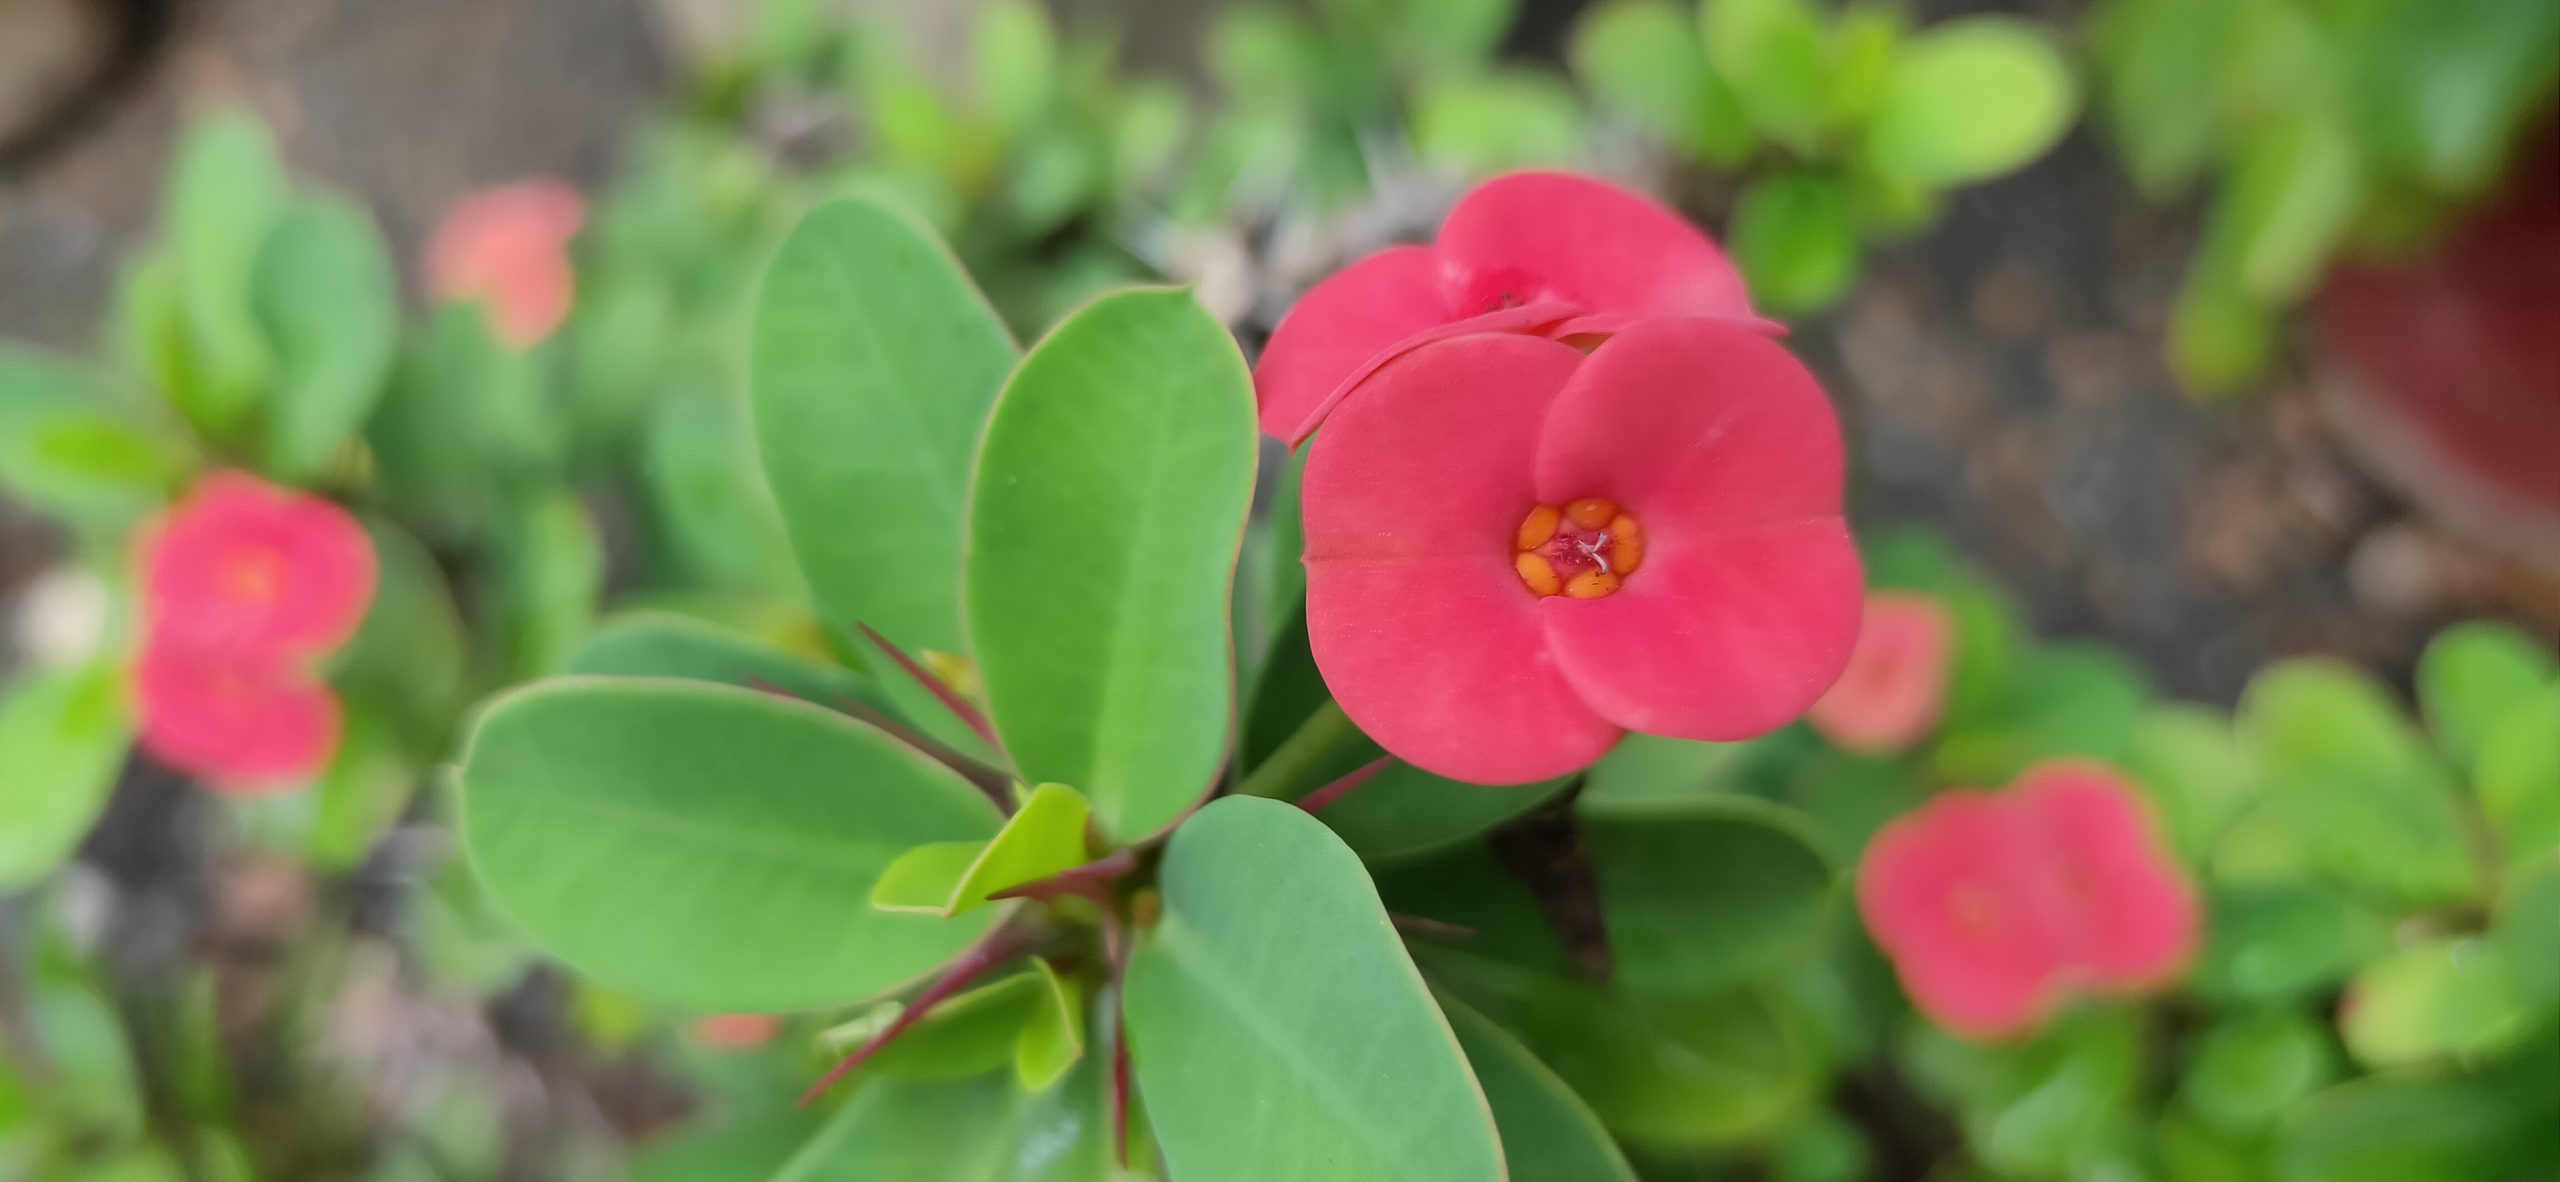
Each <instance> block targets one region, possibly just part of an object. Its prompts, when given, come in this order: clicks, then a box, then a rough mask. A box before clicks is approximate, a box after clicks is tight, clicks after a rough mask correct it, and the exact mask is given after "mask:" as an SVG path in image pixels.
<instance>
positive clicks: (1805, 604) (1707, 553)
mask: <svg viewBox="0 0 2560 1182" xmlns="http://www.w3.org/2000/svg"><path fill="white" fill-rule="evenodd" d="M1644 521H1645V527H1646V530H1647V534H1648V538H1649V541H1648V543H1647V547H1648V548H1647V551H1646V557H1645V560H1644V561H1645V565H1644V569H1643V570H1641V571H1639V572H1637V573H1635V574H1633V575H1629V576H1628V577H1627V579H1626V581H1625V583H1624V585H1623V586H1621V587H1620V589H1619V590H1618V592H1617V594H1614V595H1610V596H1607V597H1605V598H1601V599H1573V598H1569V597H1558V598H1554V599H1549V600H1546V601H1544V602H1543V603H1542V605H1541V606H1542V607H1543V608H1544V609H1545V612H1546V626H1547V640H1548V643H1549V644H1550V645H1551V646H1553V648H1554V650H1555V653H1556V660H1557V663H1558V664H1559V665H1560V666H1561V667H1562V668H1563V670H1564V674H1565V677H1566V678H1567V679H1569V680H1570V681H1572V683H1573V687H1574V689H1575V690H1576V691H1577V692H1579V693H1580V694H1581V695H1582V700H1583V701H1585V702H1588V703H1590V705H1591V708H1592V709H1593V710H1596V711H1598V712H1599V713H1600V714H1601V716H1602V717H1605V718H1607V719H1609V720H1610V721H1612V722H1615V723H1617V724H1618V725H1620V726H1623V727H1626V728H1627V729H1629V730H1634V731H1642V732H1644V733H1646V734H1654V735H1669V736H1672V737H1675V738H1682V739H1701V740H1706V741H1710V742H1730V741H1734V740H1739V739H1748V738H1752V737H1754V736H1757V735H1762V734H1766V733H1768V732H1770V731H1773V730H1776V729H1777V728H1779V727H1781V726H1784V725H1786V724H1787V723H1788V722H1790V721H1792V720H1794V719H1795V718H1796V717H1797V716H1799V715H1801V714H1803V713H1804V712H1805V710H1806V708H1807V707H1810V706H1811V705H1813V703H1814V701H1815V699H1817V698H1820V697H1821V696H1822V693H1823V691H1824V690H1827V689H1829V688H1830V687H1831V684H1832V682H1833V681H1835V680H1837V679H1838V677H1839V676H1840V670H1841V668H1842V667H1843V666H1845V665H1846V664H1847V663H1848V660H1849V650H1850V647H1851V645H1852V644H1853V643H1854V641H1855V639H1856V637H1857V634H1858V605H1859V591H1860V588H1859V570H1858V553H1857V548H1856V547H1855V546H1854V545H1853V544H1852V543H1851V542H1850V540H1849V528H1848V526H1847V524H1846V523H1844V522H1842V521H1841V520H1840V519H1839V518H1836V517H1832V518H1823V519H1819V520H1814V521H1800V522H1789V523H1785V524H1781V525H1773V526H1768V527H1765V528H1762V529H1757V530H1752V531H1749V532H1745V533H1736V534H1728V535H1723V536H1700V535H1697V534H1695V533H1679V532H1671V531H1664V530H1661V529H1658V528H1656V527H1654V525H1653V524H1652V519H1650V518H1645V519H1644Z"/></svg>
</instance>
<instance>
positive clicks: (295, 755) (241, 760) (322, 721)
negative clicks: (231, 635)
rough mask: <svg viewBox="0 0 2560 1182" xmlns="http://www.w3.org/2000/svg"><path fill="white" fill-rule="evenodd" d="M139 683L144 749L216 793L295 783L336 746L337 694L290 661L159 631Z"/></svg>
mask: <svg viewBox="0 0 2560 1182" xmlns="http://www.w3.org/2000/svg"><path fill="white" fill-rule="evenodd" d="M134 690H135V696H136V698H137V699H138V703H139V706H140V711H139V713H140V715H141V734H140V739H141V743H142V747H143V749H144V750H145V751H148V752H150V753H151V756H152V758H154V759H157V760H159V761H160V762H161V763H163V764H166V765H168V766H169V767H172V768H175V769H177V770H178V771H182V772H185V773H187V774H189V775H191V776H195V777H197V778H199V779H201V780H203V781H204V782H205V783H206V784H207V785H208V786H209V787H212V788H214V789H215V790H217V791H220V792H224V793H228V794H233V795H262V794H266V793H272V792H278V791H284V790H288V789H291V788H295V787H298V786H300V785H301V784H303V783H304V782H306V781H308V780H309V779H311V777H313V776H316V775H318V774H320V772H321V771H322V770H323V769H325V768H327V767H328V766H329V760H330V759H331V758H332V757H333V756H335V755H336V754H337V749H338V731H339V726H340V709H339V705H338V698H337V695H336V694H334V693H332V692H330V689H329V687H328V685H327V684H326V683H324V682H322V681H320V680H318V679H317V678H315V677H313V676H312V675H311V674H309V673H308V672H306V671H304V670H302V669H299V668H296V667H295V666H293V665H292V664H290V663H289V662H285V661H280V660H275V659H263V660H262V659H256V658H251V657H247V656H245V655H243V654H241V653H238V652H222V651H216V650H209V649H205V648H201V647H197V646H194V645H191V644H189V643H187V642H185V641H182V640H174V639H172V638H167V637H158V638H154V639H153V640H152V641H151V642H150V643H148V644H147V645H146V646H145V647H144V649H143V653H142V659H141V662H140V663H139V665H138V667H137V668H136V670H135V675H134Z"/></svg>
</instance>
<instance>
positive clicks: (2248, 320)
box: [2169, 198, 2276, 394]
mask: <svg viewBox="0 0 2560 1182" xmlns="http://www.w3.org/2000/svg"><path fill="white" fill-rule="evenodd" d="M2226 200H2227V198H2226ZM2236 256H2237V247H2236V246H2234V247H2228V248H2223V249H2219V250H2217V249H2214V248H2213V247H2212V246H2210V245H2209V246H2208V248H2207V250H2206V253H2205V254H2204V255H2203V257H2200V258H2198V259H2197V260H2196V262H2195V265H2194V267H2193V268H2192V269H2190V270H2189V271H2188V272H2187V279H2186V282H2185V284H2184V285H2182V286H2181V287H2180V288H2179V289H2178V300H2177V304H2176V306H2174V307H2173V308H2171V309H2170V313H2169V364H2170V366H2171V367H2172V368H2173V369H2175V370H2176V371H2177V374H2178V380H2179V381H2180V382H2182V383H2184V384H2185V385H2186V387H2187V388H2188V389H2189V390H2192V391H2194V392H2196V393H2199V394H2227V393H2229V392H2231V391H2232V390H2234V389H2236V388H2238V387H2239V386H2241V385H2242V384H2244V383H2246V382H2248V381H2249V380H2250V379H2252V378H2255V377H2257V376H2258V375H2259V374H2260V373H2262V372H2264V371H2265V369H2266V368H2267V363H2268V361H2269V360H2270V359H2271V358H2273V357H2274V355H2275V347H2276V320H2275V313H2274V312H2273V311H2272V310H2271V309H2270V308H2269V307H2268V306H2267V304H2266V303H2265V302H2264V301H2261V300H2259V299H2257V298H2256V297H2254V296H2251V295H2250V294H2249V293H2248V292H2247V291H2246V290H2244V289H2243V288H2242V286H2241V283H2240V274H2239V260H2238V258H2237V257H2236Z"/></svg>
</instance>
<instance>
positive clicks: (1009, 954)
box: [800, 929, 1032, 1108]
mask: <svg viewBox="0 0 2560 1182" xmlns="http://www.w3.org/2000/svg"><path fill="white" fill-rule="evenodd" d="M1031 946H1032V945H1031V941H1029V940H1027V939H1025V938H1024V937H1022V936H1021V935H1019V934H1016V933H1014V932H1011V931H1007V930H1003V929H999V930H998V931H997V932H996V933H995V934H994V935H992V936H989V937H987V938H986V939H985V940H982V941H980V942H979V943H978V946H977V947H975V948H972V949H970V950H969V951H967V952H965V953H962V954H961V956H960V959H958V960H955V961H953V962H951V965H950V967H949V968H946V969H944V970H943V973H942V976H941V977H940V978H939V979H937V980H935V981H934V983H933V984H931V985H928V986H926V987H925V991H924V992H923V993H920V994H917V995H916V999H915V1001H914V1002H913V1003H912V1004H909V1005H908V1006H907V1007H906V1008H905V1009H902V1010H900V1011H898V1016H897V1017H896V1018H895V1019H893V1020H891V1021H890V1023H889V1025H888V1026H887V1027H886V1028H884V1029H882V1030H881V1031H880V1033H878V1034H875V1035H872V1036H871V1038H870V1039H869V1040H868V1041H865V1042H864V1043H863V1044H862V1045H861V1046H859V1047H856V1048H854V1050H853V1053H852V1054H849V1055H846V1056H845V1057H844V1060H843V1061H842V1062H840V1063H837V1064H836V1065H835V1069H834V1070H832V1071H829V1072H827V1074H826V1076H825V1077H824V1078H822V1079H820V1080H819V1081H818V1082H817V1083H816V1084H814V1085H812V1086H811V1087H810V1088H809V1090H808V1091H807V1092H804V1093H802V1094H801V1096H800V1106H801V1107H803V1108H806V1107H808V1106H809V1104H810V1103H811V1102H812V1101H814V1100H816V1099H817V1098H818V1097H819V1096H822V1095H825V1094H826V1091H827V1089H828V1088H831V1087H834V1086H835V1085H836V1081H838V1080H841V1079H843V1078H844V1077H845V1076H846V1075H847V1074H849V1073H851V1072H852V1071H853V1069H854V1068H856V1067H860V1066H862V1064H863V1062H864V1061H865V1060H868V1059H869V1058H871V1057H872V1056H873V1055H876V1054H879V1053H880V1051H881V1050H882V1049H883V1048H885V1047H887V1046H888V1045H889V1044H890V1043H892V1042H894V1041H896V1040H897V1038H898V1036H899V1035H901V1034H905V1033H906V1032H907V1030H908V1028H910V1027H912V1026H914V1025H915V1024H916V1023H918V1022H921V1021H923V1020H924V1017H925V1015H927V1014H930V1013H932V1012H933V1009H934V1007H935V1006H938V1005H941V1004H942V1003H943V1002H945V1001H948V1000H950V999H951V996H952V995H953V994H955V993H958V992H960V991H961V990H962V989H966V988H968V986H969V983H970V982H972V981H975V980H977V979H978V978H979V977H982V976H985V975H986V973H987V970H989V969H992V968H995V967H996V966H998V965H1001V964H1003V963H1005V962H1006V961H1009V960H1012V959H1013V958H1014V957H1016V956H1018V955H1020V954H1022V953H1024V952H1027V951H1029V950H1030V949H1031Z"/></svg>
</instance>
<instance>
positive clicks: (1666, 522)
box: [1304, 320, 1861, 784]
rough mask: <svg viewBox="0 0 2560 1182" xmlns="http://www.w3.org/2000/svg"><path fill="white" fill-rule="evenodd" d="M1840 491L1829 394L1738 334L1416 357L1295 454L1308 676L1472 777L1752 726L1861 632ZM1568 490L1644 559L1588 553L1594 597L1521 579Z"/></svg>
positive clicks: (1459, 347)
mask: <svg viewBox="0 0 2560 1182" xmlns="http://www.w3.org/2000/svg"><path fill="white" fill-rule="evenodd" d="M1840 491H1841V456H1840V439H1839V430H1838V426H1837V424H1836V422H1835V420H1834V419H1833V416H1832V412H1831V407H1830V403H1829V402H1828V401H1827V400H1826V399H1825V398H1824V397H1823V394H1822V391H1821V389H1820V387H1819V386H1817V385H1816V384H1815V382H1814V380H1813V377H1812V375H1811V374H1809V373H1807V372H1806V371H1805V370H1804V368H1803V367H1802V366H1801V365H1799V364H1797V363H1796V361H1795V359H1794V358H1793V357H1791V356H1789V355H1788V354H1787V352H1786V350H1785V349H1783V348H1781V347H1780V346H1778V345H1777V344H1776V343H1775V342H1773V341H1771V340H1770V339H1768V338H1767V337H1765V336H1763V335H1761V334H1760V333H1758V332H1757V331H1755V330H1753V329H1752V328H1750V327H1749V326H1747V325H1743V324H1739V323H1735V322H1731V321H1715V320H1664V321H1654V322H1650V323H1646V324H1642V325H1638V326H1635V327H1633V328H1629V329H1627V330H1626V331H1624V332H1621V333H1619V334H1617V335H1616V336H1613V337H1610V338H1609V339H1607V340H1606V341H1605V342H1603V343H1602V344H1600V345H1599V346H1598V347H1597V348H1596V350H1595V351H1593V352H1592V353H1590V354H1589V355H1588V356H1586V355H1585V354H1584V353H1582V352H1581V351H1580V350H1578V349H1575V348H1573V347H1571V346H1568V345H1564V344H1560V343H1558V342H1556V341H1553V340H1548V339H1545V338H1542V337H1534V336H1518V335H1501V334H1477V335H1470V336H1463V337H1453V338H1448V339H1444V340H1440V341H1435V342H1431V343H1428V344H1425V345H1423V346H1421V347H1419V348H1416V349H1414V350H1412V351H1411V352H1409V353H1407V354H1405V355H1404V356H1402V357H1399V358H1397V359H1396V360H1395V361H1394V362H1393V363H1392V364H1390V365H1388V366H1386V367H1385V368H1383V369H1381V370H1379V371H1378V372H1377V373H1376V374H1375V375H1373V376H1371V377H1370V378H1369V379H1367V381H1365V382H1364V383H1363V384H1362V388H1361V394H1360V397H1358V398H1357V399H1354V400H1351V401H1350V402H1348V403H1346V404H1344V405H1343V406H1342V407H1341V409H1340V410H1339V411H1338V412H1337V413H1335V414H1334V415H1333V416H1332V418H1331V420H1330V421H1329V422H1328V423H1327V425H1326V427H1325V431H1324V434H1323V435H1322V436H1321V437H1320V439H1319V440H1318V441H1317V443H1316V444H1315V446H1314V449H1313V452H1312V454H1311V455H1310V456H1309V459H1308V463H1307V470H1306V478H1305V485H1304V498H1305V520H1306V537H1307V544H1306V566H1307V626H1308V637H1309V640H1310V642H1311V644H1312V646H1313V648H1314V653H1315V659H1316V664H1317V666H1318V668H1319V669H1320V670H1321V671H1322V672H1323V674H1324V678H1325V682H1326V685H1327V686H1328V687H1330V688H1331V690H1332V691H1333V694H1334V698H1335V700H1336V701H1338V702H1340V703H1341V705H1342V708H1343V710H1344V711H1345V712H1346V713H1347V714H1349V715H1350V717H1351V719H1352V721H1353V722H1355V723H1357V724H1358V725H1359V726H1360V728H1361V729H1362V730H1363V731H1365V732H1366V733H1367V734H1368V735H1369V736H1370V737H1371V738H1373V739H1375V740H1377V742H1378V743H1379V744H1380V745H1382V746H1384V747H1385V748H1386V749H1387V750H1388V751H1389V752H1390V753H1392V754H1394V755H1395V756H1396V757H1398V758H1400V759H1403V760H1405V761H1407V762H1409V763H1412V764H1414V765H1416V766H1419V767H1422V768H1424V769H1426V770H1429V771H1432V772H1436V773H1438V774H1440V775H1444V776H1448V777H1451V778H1454V779H1459V780H1466V781H1471V782H1476V783H1486V784H1510V783H1525V782H1528V781H1533V780H1539V779H1545V778H1547V777H1551V776H1557V775H1562V774H1565V773H1567V772H1571V771H1574V770H1576V769H1578V768H1581V767H1584V766H1586V765H1588V764H1590V763H1591V762H1592V761H1593V760H1596V759H1598V758H1599V757H1600V755H1601V754H1603V753H1604V752H1606V751H1607V750H1608V748H1609V747H1610V746H1611V745H1612V744H1613V743H1615V742H1616V741H1617V739H1618V737H1619V736H1620V735H1621V734H1622V733H1624V732H1626V731H1629V730H1637V731H1644V732H1647V733H1651V734H1661V735H1672V736H1677V737H1682V738H1692V739H1710V740H1732V739H1743V738H1749V737H1751V736H1754V735H1758V734H1762V733H1765V732H1767V731H1770V730H1773V729H1775V728H1777V727H1779V726H1782V725H1784V724H1785V723H1787V722H1788V721H1790V720H1792V719H1793V718H1795V717H1796V716H1798V715H1799V714H1801V713H1803V712H1804V710H1805V708H1806V707H1807V706H1809V705H1810V704H1811V703H1812V702H1813V701H1814V699H1815V698H1817V697H1818V696H1820V695H1821V693H1822V691H1823V690H1824V689H1826V688H1828V687H1829V686H1830V685H1831V682H1832V681H1833V679H1834V678H1835V677H1837V676H1838V674H1839V672H1840V668H1841V666H1842V665H1843V664H1844V663H1845V662H1846V661H1847V659H1848V655H1849V648H1850V644H1851V642H1852V640H1853V638H1854V637H1855V635H1856V632H1857V626H1858V611H1859V604H1860V598H1861V587H1860V575H1859V568H1858V559H1857V554H1856V552H1855V549H1854V548H1853V546H1852V545H1851V542H1850V538H1849V531H1848V526H1847V524H1846V523H1845V522H1844V521H1843V520H1842V519H1841V516H1840ZM1583 502H1592V503H1599V504H1605V505H1607V506H1610V507H1612V508H1611V511H1612V512H1614V513H1616V515H1617V517H1618V519H1619V520H1621V521H1626V522H1628V524H1629V525H1630V526H1631V527H1632V526H1633V525H1634V524H1637V523H1640V525H1641V534H1640V538H1641V547H1642V548H1641V550H1640V551H1634V552H1632V553H1630V552H1628V551H1603V552H1601V553H1603V554H1604V555H1605V553H1617V554H1618V555H1619V557H1620V558H1621V560H1622V565H1623V568H1624V569H1623V578H1622V579H1620V578H1619V577H1618V576H1617V575H1616V574H1611V575H1610V577H1609V578H1608V579H1607V580H1606V582H1607V583H1608V589H1606V590H1601V591H1598V592H1597V593H1596V596H1595V597H1588V598H1585V597H1578V596H1577V595H1576V594H1573V593H1560V592H1559V591H1558V590H1557V589H1555V588H1549V589H1547V590H1544V591H1541V590H1537V589H1534V588H1533V587H1532V586H1531V585H1530V584H1529V583H1528V582H1526V581H1524V580H1525V578H1526V576H1525V575H1524V574H1523V573H1522V572H1523V569H1524V568H1523V567H1522V566H1521V565H1520V563H1522V562H1525V561H1526V559H1525V558H1524V557H1523V555H1524V553H1525V550H1524V547H1523V545H1521V544H1520V541H1519V538H1520V536H1521V534H1522V531H1523V530H1524V529H1525V528H1526V527H1525V525H1524V521H1525V519H1528V518H1530V517H1531V516H1532V515H1533V514H1535V513H1537V512H1539V511H1541V506H1549V507H1555V506H1568V505H1573V504H1579V503H1583ZM1603 516H1607V515H1606V514H1604V515H1603ZM1611 528H1612V529H1615V528H1616V526H1615V525H1614V524H1613V525H1612V526H1611ZM1624 532H1625V533H1626V534H1628V535H1629V536H1633V531H1632V529H1630V530H1628V531H1624ZM1559 536H1560V537H1563V536H1579V537H1583V538H1584V539H1585V540H1589V539H1591V538H1597V539H1598V540H1599V541H1600V542H1601V543H1603V544H1608V537H1609V535H1608V534H1605V533H1603V534H1596V535H1592V534H1585V535H1568V534H1563V533H1560V534H1559ZM1620 540H1621V541H1627V540H1628V539H1627V538H1626V537H1622V538H1621V539H1620ZM1639 560H1640V562H1641V565H1640V566H1636V565H1634V563H1635V562H1637V561H1639ZM1562 561H1564V562H1565V564H1566V566H1565V567H1564V568H1562V569H1564V570H1572V571H1575V572H1576V573H1578V574H1579V575H1584V576H1588V575H1592V574H1593V572H1594V571H1595V570H1597V571H1599V572H1601V573H1607V571H1608V568H1607V561H1606V558H1605V556H1604V557H1601V558H1591V559H1587V560H1577V559H1576V558H1575V556H1574V555H1572V554H1564V555H1562ZM1558 581H1559V582H1561V579H1560V578H1559V580H1558ZM1576 581H1577V582H1579V581H1580V580H1579V579H1577V580H1576Z"/></svg>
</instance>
